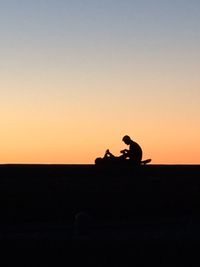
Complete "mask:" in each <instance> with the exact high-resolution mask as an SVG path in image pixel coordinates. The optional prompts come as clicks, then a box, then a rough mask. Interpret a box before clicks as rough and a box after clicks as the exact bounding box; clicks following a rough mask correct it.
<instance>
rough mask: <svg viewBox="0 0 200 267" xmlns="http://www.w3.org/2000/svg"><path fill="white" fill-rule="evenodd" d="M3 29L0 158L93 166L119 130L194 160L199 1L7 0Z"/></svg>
mask: <svg viewBox="0 0 200 267" xmlns="http://www.w3.org/2000/svg"><path fill="white" fill-rule="evenodd" d="M0 34H1V43H0V59H1V60H0V69H1V71H0V114H1V120H0V122H1V131H0V163H93V162H94V159H95V158H96V157H98V156H101V155H103V154H104V151H105V150H106V149H107V148H109V149H110V150H111V151H112V152H113V153H114V154H119V151H120V150H121V149H122V148H124V147H126V146H125V145H124V144H123V143H122V141H121V139H122V137H123V135H125V134H128V135H130V136H131V137H132V138H133V139H134V140H135V141H137V142H138V143H139V144H141V146H142V147H143V151H144V158H149V157H150V158H152V160H153V161H152V162H153V163H178V164H181V163H200V140H199V138H200V74H199V70H200V1H199V0H101V1H100V0H56V1H55V0H34V1H32V0H5V1H0Z"/></svg>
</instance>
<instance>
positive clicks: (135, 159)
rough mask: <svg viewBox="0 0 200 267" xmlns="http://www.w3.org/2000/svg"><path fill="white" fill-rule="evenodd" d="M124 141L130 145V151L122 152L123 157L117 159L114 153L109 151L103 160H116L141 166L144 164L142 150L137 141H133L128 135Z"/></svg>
mask: <svg viewBox="0 0 200 267" xmlns="http://www.w3.org/2000/svg"><path fill="white" fill-rule="evenodd" d="M122 141H123V142H124V143H125V144H126V145H129V149H124V150H121V151H120V152H121V153H122V155H121V156H119V157H115V156H114V155H113V154H112V153H110V151H109V150H106V153H105V155H104V158H103V159H111V160H113V161H114V160H116V161H118V162H120V161H121V162H123V161H126V160H128V161H130V162H131V163H133V164H136V165H139V164H141V162H142V148H141V147H140V146H139V145H138V143H136V142H135V141H133V140H131V138H130V137H129V136H128V135H125V136H124V137H123V138H122Z"/></svg>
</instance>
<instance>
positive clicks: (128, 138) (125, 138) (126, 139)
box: [122, 135, 131, 145]
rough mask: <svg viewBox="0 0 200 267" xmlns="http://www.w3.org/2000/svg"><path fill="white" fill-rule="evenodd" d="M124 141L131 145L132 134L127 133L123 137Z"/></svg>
mask: <svg viewBox="0 0 200 267" xmlns="http://www.w3.org/2000/svg"><path fill="white" fill-rule="evenodd" d="M122 141H123V142H124V143H125V144H126V145H130V141H131V138H130V136H128V135H125V136H124V137H123V138H122Z"/></svg>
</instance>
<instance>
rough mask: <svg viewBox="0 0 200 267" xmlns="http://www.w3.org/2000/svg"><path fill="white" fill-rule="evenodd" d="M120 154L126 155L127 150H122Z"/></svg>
mask: <svg viewBox="0 0 200 267" xmlns="http://www.w3.org/2000/svg"><path fill="white" fill-rule="evenodd" d="M120 153H122V154H126V153H128V149H123V150H121V151H120Z"/></svg>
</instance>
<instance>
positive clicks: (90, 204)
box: [0, 165, 200, 266]
mask: <svg viewBox="0 0 200 267" xmlns="http://www.w3.org/2000/svg"><path fill="white" fill-rule="evenodd" d="M0 214H1V221H0V227H1V228H0V241H1V244H2V245H3V249H2V250H1V253H2V256H3V257H1V260H2V263H1V262H0V264H1V266H13V265H14V264H15V265H21V266H22V265H23V266H68V265H69V266H79V265H80V264H81V265H85V266H88V265H89V266H147V265H152V264H153V265H154V266H155V265H156V266H199V263H200V260H199V259H198V258H199V256H198V254H199V253H198V251H197V245H198V244H199V243H200V227H199V226H200V165H173V166H172V165H148V166H142V167H141V168H128V167H119V166H118V167H115V168H108V167H105V168H103V167H100V166H94V165H0ZM5 260H6V263H3V261H4V262H5Z"/></svg>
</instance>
